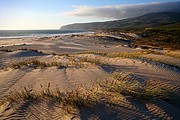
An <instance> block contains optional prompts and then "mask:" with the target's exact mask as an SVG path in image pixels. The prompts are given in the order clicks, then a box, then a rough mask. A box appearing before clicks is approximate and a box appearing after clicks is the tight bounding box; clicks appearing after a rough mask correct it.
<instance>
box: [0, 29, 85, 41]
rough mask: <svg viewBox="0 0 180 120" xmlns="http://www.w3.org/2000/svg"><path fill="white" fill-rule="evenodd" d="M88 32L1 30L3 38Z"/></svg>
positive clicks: (0, 37)
mask: <svg viewBox="0 0 180 120" xmlns="http://www.w3.org/2000/svg"><path fill="white" fill-rule="evenodd" d="M87 32H88V31H78V30H0V39H2V38H24V37H49V36H57V35H66V34H80V33H87Z"/></svg>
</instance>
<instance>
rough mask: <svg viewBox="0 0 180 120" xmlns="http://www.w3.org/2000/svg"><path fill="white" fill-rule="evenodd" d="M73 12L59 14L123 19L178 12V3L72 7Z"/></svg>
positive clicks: (179, 9) (179, 6) (179, 5)
mask: <svg viewBox="0 0 180 120" xmlns="http://www.w3.org/2000/svg"><path fill="white" fill-rule="evenodd" d="M74 8H75V9H74V10H73V11H70V12H65V13H61V14H60V15H62V16H70V17H95V18H108V19H124V18H130V17H136V16H140V15H144V14H148V13H156V12H180V2H163V3H160V2H154V3H146V4H130V5H111V6H99V7H93V6H74Z"/></svg>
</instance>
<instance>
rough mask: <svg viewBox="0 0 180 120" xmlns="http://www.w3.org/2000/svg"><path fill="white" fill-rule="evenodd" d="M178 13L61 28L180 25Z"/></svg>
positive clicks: (83, 28)
mask: <svg viewBox="0 0 180 120" xmlns="http://www.w3.org/2000/svg"><path fill="white" fill-rule="evenodd" d="M179 23H180V13H173V12H163V13H150V14H146V15H143V16H140V17H135V18H128V19H123V20H116V21H107V22H92V23H75V24H70V25H65V26H62V27H61V28H60V29H62V30H94V29H109V28H130V27H158V26H168V25H176V24H178V25H180V24H179Z"/></svg>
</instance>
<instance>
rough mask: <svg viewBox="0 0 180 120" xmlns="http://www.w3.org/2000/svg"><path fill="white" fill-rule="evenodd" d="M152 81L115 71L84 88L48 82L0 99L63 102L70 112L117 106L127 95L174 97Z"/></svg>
mask: <svg viewBox="0 0 180 120" xmlns="http://www.w3.org/2000/svg"><path fill="white" fill-rule="evenodd" d="M154 84H155V83H154V82H152V81H148V82H144V83H140V82H138V81H136V80H132V78H130V76H129V74H126V73H122V72H115V73H113V74H112V76H111V77H109V78H108V79H106V80H101V81H98V82H97V83H95V84H93V85H92V87H91V88H88V89H85V88H84V86H82V85H80V86H78V87H77V88H76V89H74V90H69V91H65V92H62V91H61V90H60V89H59V88H57V89H51V87H50V83H49V84H48V85H47V87H46V88H44V87H43V86H42V85H41V88H42V90H41V91H40V92H35V91H34V90H32V89H27V88H25V87H24V88H23V89H22V90H21V91H13V92H10V93H9V95H7V96H6V97H5V99H4V101H2V102H3V103H5V102H7V101H8V102H14V101H16V102H18V101H19V100H23V101H25V100H36V99H38V100H41V99H45V100H51V101H53V102H55V103H59V104H60V105H62V108H63V109H64V110H65V111H67V112H68V113H71V110H72V109H73V110H74V109H76V110H77V109H78V108H80V107H93V106H95V105H97V104H105V105H110V106H111V105H118V104H122V103H120V102H121V101H122V100H124V99H125V98H126V97H128V98H132V99H136V100H142V101H144V100H148V101H149V100H152V99H154V98H158V99H162V100H166V101H169V100H173V99H174V98H173V95H174V93H173V91H172V92H170V90H169V89H168V88H166V87H165V86H161V85H157V86H154ZM172 93H173V94H172Z"/></svg>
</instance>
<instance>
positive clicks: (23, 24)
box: [0, 0, 175, 30]
mask: <svg viewBox="0 0 180 120" xmlns="http://www.w3.org/2000/svg"><path fill="white" fill-rule="evenodd" d="M154 2H160V3H161V2H175V0H0V29H1V30H2V29H59V28H60V26H62V25H65V24H71V23H76V22H92V21H105V20H114V19H121V18H122V19H123V18H128V17H133V16H132V15H131V14H129V13H128V9H136V8H134V6H137V5H139V4H140V5H142V4H143V6H144V5H148V4H152V3H154ZM117 5H119V6H117ZM152 6H156V5H154V4H153V5H151V6H150V8H151V7H152ZM141 7H142V6H141ZM114 8H116V9H114ZM138 8H139V6H138ZM143 9H144V8H143ZM106 10H107V12H106ZM163 10H164V9H163ZM115 11H116V12H115ZM118 11H123V12H122V13H121V12H118ZM146 11H147V10H146ZM111 12H112V13H113V14H114V16H112V15H110V14H111ZM137 12H138V11H137ZM106 13H107V14H106ZM126 13H127V14H126ZM131 13H132V12H131ZM116 14H117V15H116ZM120 14H123V15H120ZM133 14H134V13H133ZM135 15H136V14H135ZM137 15H140V14H139V13H138V14H137ZM115 16H116V17H115Z"/></svg>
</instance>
